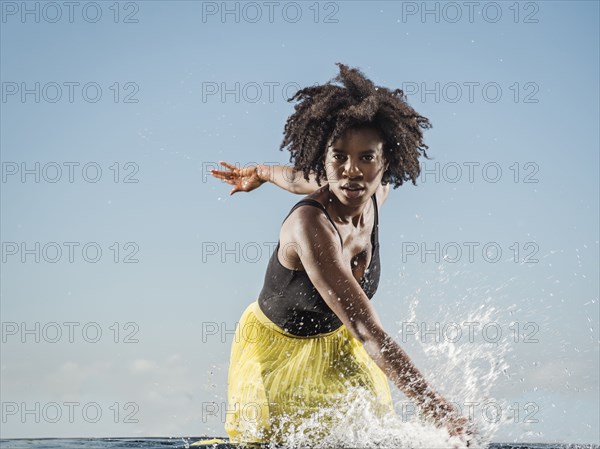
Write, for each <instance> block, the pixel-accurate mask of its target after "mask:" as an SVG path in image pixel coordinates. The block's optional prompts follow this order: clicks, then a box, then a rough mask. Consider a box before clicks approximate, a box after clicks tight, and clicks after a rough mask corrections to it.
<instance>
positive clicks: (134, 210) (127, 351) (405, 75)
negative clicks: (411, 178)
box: [0, 1, 599, 443]
mask: <svg viewBox="0 0 600 449" xmlns="http://www.w3.org/2000/svg"><path fill="white" fill-rule="evenodd" d="M465 3H468V2H449V3H448V2H427V3H424V2H366V1H340V2H272V3H269V2H228V3H222V2H200V1H168V2H167V1H134V2H119V3H115V2H109V1H106V2H105V1H99V2H96V3H94V2H75V4H73V5H70V4H69V2H52V3H41V2H9V1H2V2H1V7H2V21H1V23H0V26H1V34H0V37H1V67H0V76H1V81H2V102H1V104H0V106H1V113H2V117H1V118H2V122H1V130H0V135H1V137H0V139H1V141H0V143H1V150H2V155H1V160H2V183H1V188H2V193H1V202H2V206H1V207H2V210H1V212H2V218H1V225H2V229H1V240H2V258H3V260H2V274H1V283H2V289H1V307H0V311H1V315H2V317H1V321H2V346H1V349H2V351H1V374H2V380H1V396H2V437H6V438H9V437H45V436H48V437H58V436H62V437H78V436H97V437H100V436H174V437H178V436H189V435H201V434H209V435H224V434H225V433H224V431H223V424H222V416H223V415H220V416H215V415H219V413H224V412H226V410H225V408H224V402H225V400H226V391H227V368H228V357H229V350H230V346H231V342H232V339H233V337H232V335H231V330H232V329H233V328H234V326H235V323H236V322H237V320H238V319H239V317H240V315H241V313H242V312H243V310H244V308H245V307H246V306H247V305H248V304H249V303H250V302H251V301H253V300H254V299H256V297H257V295H258V293H259V292H260V289H261V286H262V281H263V278H264V272H265V268H266V265H267V262H268V259H269V257H270V255H271V252H272V250H273V248H274V245H275V244H276V242H277V236H278V231H279V226H280V224H281V221H282V220H283V218H284V217H285V215H286V214H287V213H288V211H289V209H290V208H291V207H292V205H293V204H294V203H295V202H296V201H298V200H299V199H300V197H299V196H295V195H292V194H290V193H288V192H285V191H283V190H281V189H279V188H277V187H275V186H274V185H264V186H263V187H261V188H260V189H259V190H257V191H255V192H252V193H250V194H244V193H241V194H236V195H234V196H232V197H229V196H228V192H229V190H230V186H228V185H226V184H224V183H222V182H220V181H217V180H216V179H213V178H211V177H210V175H209V170H210V169H211V168H216V164H217V161H218V160H226V161H229V162H231V163H235V164H239V165H245V164H249V163H257V162H265V163H272V164H285V163H288V162H289V159H288V154H286V153H283V152H281V151H279V150H278V148H279V145H280V143H281V139H282V132H283V126H284V123H285V120H286V118H287V117H288V115H289V114H290V113H291V112H293V105H292V104H291V103H288V102H286V101H285V97H286V96H291V95H293V93H294V91H295V89H298V88H299V87H301V86H308V85H312V84H315V83H324V82H326V81H328V80H330V79H331V78H333V77H334V76H335V75H336V74H337V67H336V66H335V63H336V62H343V63H345V64H348V65H350V66H352V67H359V68H360V69H361V70H362V71H363V72H364V73H365V74H366V75H367V76H368V77H369V78H371V79H372V80H373V81H374V82H375V83H376V84H378V85H382V86H386V87H390V88H401V89H403V90H404V91H405V92H406V93H407V95H408V101H409V103H410V104H411V105H412V106H413V107H414V108H415V109H416V110H417V111H418V112H419V113H421V114H422V115H424V116H426V117H428V118H429V119H430V121H431V123H432V124H433V128H432V129H431V130H427V131H425V141H426V143H427V144H428V145H429V147H430V149H429V152H428V154H429V155H430V156H431V157H433V158H434V159H432V160H428V161H424V163H423V166H422V168H423V174H422V176H421V178H420V179H419V180H418V182H417V186H414V185H412V184H405V185H403V186H402V187H400V188H398V189H396V190H393V191H392V193H391V194H390V197H389V199H388V202H387V203H386V204H385V205H384V206H383V207H382V209H381V211H380V212H381V215H380V242H381V251H380V254H381V264H382V277H381V282H380V286H379V290H378V292H377V294H376V295H375V297H374V299H373V303H374V305H375V308H376V310H377V312H378V314H379V315H380V316H381V318H382V320H383V323H384V326H385V327H386V329H387V330H388V331H389V333H390V334H392V335H394V336H395V337H396V338H397V339H398V341H400V342H401V344H402V345H403V346H404V347H405V348H406V350H407V352H409V354H410V355H411V357H412V358H413V359H414V361H415V363H416V364H417V366H419V367H422V368H423V369H424V371H425V372H426V374H427V375H428V376H429V377H430V378H431V379H432V381H433V382H434V384H435V385H436V386H439V388H440V389H441V390H442V391H443V392H444V393H446V394H448V395H449V396H450V397H452V398H453V399H454V400H456V401H462V400H464V397H462V396H461V391H462V390H461V388H462V387H464V385H462V386H460V385H458V384H459V383H460V382H461V381H463V382H464V379H463V380H461V375H460V371H458V374H457V373H454V374H451V373H450V371H452V370H451V368H452V367H454V368H459V367H460V363H461V358H460V357H463V356H464V357H467V355H468V354H469V353H470V354H471V355H472V354H477V355H478V356H481V359H482V360H489V359H490V358H495V359H497V360H502V361H504V362H506V363H507V364H508V368H506V370H505V371H504V372H503V373H502V374H501V375H499V376H497V377H496V378H495V379H494V380H493V382H492V381H488V380H485V379H483V378H482V379H480V382H479V385H477V386H476V387H473V388H475V390H472V391H471V393H473V391H475V393H473V394H475V396H476V397H475V399H476V400H478V401H480V402H481V403H483V402H484V400H486V399H489V398H491V397H493V398H495V400H496V401H497V403H498V404H501V407H500V408H501V413H502V416H503V419H504V421H505V422H504V424H503V425H502V426H500V428H499V429H498V432H497V433H496V435H495V437H494V440H495V441H529V442H552V441H564V442H583V443H593V442H595V443H598V442H599V428H598V422H599V412H598V403H599V397H598V394H599V390H598V381H599V376H598V369H599V368H598V366H599V352H598V339H599V336H598V326H599V317H598V314H599V306H598V291H599V286H598V272H599V267H598V260H599V247H598V240H599V235H598V234H599V227H598V217H599V211H598V206H599V204H598V203H599V201H598V192H599V185H598V167H599V160H598V155H599V134H598V132H599V131H598V129H599V128H598V123H599V111H598V108H599V98H598V79H599V78H598V70H599V61H598V55H599V49H598V46H599V31H598V30H599V28H598V20H599V18H598V17H599V5H598V2H595V1H570V2H562V1H540V2H474V3H473V4H472V5H471V6H469V4H465ZM470 249H472V253H470V252H469V251H470ZM458 251H460V252H458ZM444 256H446V257H445V258H444ZM436 259H437V260H436ZM469 317H470V318H469ZM473 317H475V318H478V317H479V320H478V321H477V320H472V319H473ZM469 319H471V321H477V325H473V326H475V327H474V329H476V330H477V335H478V336H479V340H478V339H477V338H474V339H473V340H474V341H473V342H471V341H468V340H467V336H466V335H467V333H468V326H467V325H465V323H466V322H471V321H469ZM415 323H417V324H418V325H419V326H420V325H421V324H422V323H424V324H425V325H426V326H428V329H432V328H435V323H439V324H440V326H441V328H444V326H445V325H448V323H458V324H457V325H458V326H459V328H460V329H461V330H462V331H463V336H462V337H461V341H459V342H458V343H457V344H462V345H463V352H461V353H460V354H458V355H452V356H450V355H448V354H441V355H440V354H438V355H436V352H435V349H436V345H435V344H433V345H432V344H431V343H432V341H431V335H430V336H429V340H427V334H425V335H417V337H420V339H421V340H426V341H425V345H420V344H418V342H416V341H415V338H414V337H411V338H405V336H406V334H407V332H404V333H400V331H402V330H404V331H407V330H409V329H413V328H412V327H410V326H412V324H415ZM486 325H487V327H486V330H487V331H489V333H488V334H485V333H484V332H483V328H484V327H485V326H486ZM498 331H499V332H501V334H500V337H499V338H496V337H495V335H496V334H495V332H498ZM484 337H485V338H484ZM444 338H446V337H444ZM417 339H419V338H417ZM446 339H447V338H446ZM433 343H435V342H433ZM445 343H447V342H445ZM448 347H451V345H450V346H448V345H445V344H439V345H437V348H438V349H439V348H448ZM431 351H433V352H431ZM450 358H452V360H453V361H454V362H455V363H456V362H457V365H456V366H455V365H448V364H447V363H445V361H447V360H450ZM477 392H480V393H481V396H479V397H477ZM394 394H395V398H397V399H398V401H402V395H401V394H400V393H399V392H398V391H394ZM212 402H214V404H213V403H212ZM211 407H216V409H215V408H211ZM215 410H217V412H216V413H213V412H214V411H215ZM481 412H482V409H481V407H479V408H477V409H476V410H475V413H479V414H480V415H481Z"/></svg>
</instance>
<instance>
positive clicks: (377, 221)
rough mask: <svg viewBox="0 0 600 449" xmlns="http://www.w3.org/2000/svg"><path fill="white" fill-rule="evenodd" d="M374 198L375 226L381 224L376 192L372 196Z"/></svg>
mask: <svg viewBox="0 0 600 449" xmlns="http://www.w3.org/2000/svg"><path fill="white" fill-rule="evenodd" d="M371 198H372V199H373V205H374V206H375V227H377V225H378V224H379V208H378V206H377V197H376V195H375V194H373V196H372V197H371Z"/></svg>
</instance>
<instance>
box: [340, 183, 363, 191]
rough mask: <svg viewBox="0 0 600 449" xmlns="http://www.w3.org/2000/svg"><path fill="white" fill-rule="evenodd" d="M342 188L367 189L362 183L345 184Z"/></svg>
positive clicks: (351, 189) (350, 189)
mask: <svg viewBox="0 0 600 449" xmlns="http://www.w3.org/2000/svg"><path fill="white" fill-rule="evenodd" d="M342 189H343V190H349V191H351V192H355V191H359V190H365V188H364V187H363V186H361V185H360V184H346V185H345V186H342Z"/></svg>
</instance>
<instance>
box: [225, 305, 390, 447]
mask: <svg viewBox="0 0 600 449" xmlns="http://www.w3.org/2000/svg"><path fill="white" fill-rule="evenodd" d="M349 386H354V387H363V388H364V389H366V390H367V391H369V392H371V393H372V395H371V396H372V398H373V401H374V402H373V404H375V410H376V411H377V413H378V414H380V415H383V414H386V413H393V411H394V406H393V402H392V397H391V393H390V388H389V383H388V380H387V377H386V376H385V374H384V373H383V372H382V371H381V369H380V368H379V367H378V366H377V365H376V364H375V362H374V361H373V360H372V359H371V358H370V357H369V355H368V354H367V352H366V351H365V349H364V347H363V345H362V344H361V343H360V342H359V341H358V340H357V339H356V338H354V337H353V336H352V334H351V333H350V332H349V331H348V330H347V328H346V327H345V326H342V327H340V328H339V329H336V330H335V331H333V332H330V333H328V334H321V335H317V336H314V337H298V336H294V335H292V334H289V333H287V332H285V331H284V330H283V329H281V328H280V327H278V326H277V325H275V324H274V323H273V322H271V321H270V320H269V319H268V318H267V317H266V316H265V315H264V313H263V312H262V311H261V310H260V308H259V306H258V302H256V301H255V302H253V303H252V304H250V305H249V306H248V307H247V308H246V310H245V311H244V313H243V314H242V317H241V318H240V322H239V324H238V326H237V328H236V332H235V335H234V341H233V344H232V348H231V359H230V366H229V375H228V398H227V399H228V407H227V415H226V422H225V431H226V432H227V434H228V435H229V438H230V440H231V442H233V443H241V442H244V443H267V442H276V443H281V442H283V439H282V435H284V434H285V432H286V430H285V429H286V428H288V426H289V425H290V424H292V425H293V423H294V420H296V421H298V420H299V419H302V418H304V417H307V416H310V415H311V414H312V413H314V412H317V411H319V410H321V409H322V408H323V407H326V406H331V405H335V407H338V409H340V408H341V410H343V407H344V401H343V400H342V401H341V402H340V399H339V396H337V395H346V397H349V396H348V393H349V391H348V387H349ZM336 396H337V397H336ZM336 401H338V402H336ZM290 417H292V418H291V419H290ZM320 424H322V425H323V427H324V428H326V427H327V422H322V423H320Z"/></svg>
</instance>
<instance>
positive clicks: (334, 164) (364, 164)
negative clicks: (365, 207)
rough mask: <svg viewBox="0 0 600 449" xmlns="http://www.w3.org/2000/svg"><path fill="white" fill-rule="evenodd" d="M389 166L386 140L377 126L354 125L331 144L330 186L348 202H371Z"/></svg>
mask: <svg viewBox="0 0 600 449" xmlns="http://www.w3.org/2000/svg"><path fill="white" fill-rule="evenodd" d="M385 168H386V164H385V160H384V156H383V139H382V138H381V135H380V134H379V131H377V130H376V129H375V128H371V127H369V128H366V127H364V128H351V129H349V130H347V131H346V132H345V133H344V134H343V135H342V136H340V137H339V138H338V139H337V140H336V141H334V142H333V143H331V142H330V144H329V146H328V147H327V153H326V154H325V169H326V174H327V181H328V183H329V189H330V190H331V191H332V192H333V193H334V194H335V195H336V196H337V197H338V199H339V200H340V201H341V202H342V203H344V204H347V205H358V204H361V203H364V202H365V201H368V199H369V198H370V197H371V196H372V195H373V194H374V193H375V191H376V190H377V188H378V187H379V186H380V185H381V178H382V177H383V173H384V172H385Z"/></svg>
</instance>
